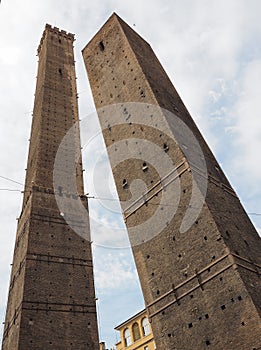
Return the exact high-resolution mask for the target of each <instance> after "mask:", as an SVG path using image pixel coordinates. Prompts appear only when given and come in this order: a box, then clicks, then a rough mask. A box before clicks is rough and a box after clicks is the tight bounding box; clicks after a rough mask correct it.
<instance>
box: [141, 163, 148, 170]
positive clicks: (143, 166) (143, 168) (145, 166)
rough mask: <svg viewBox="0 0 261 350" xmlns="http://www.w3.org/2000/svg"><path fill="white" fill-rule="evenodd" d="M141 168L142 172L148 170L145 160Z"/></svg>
mask: <svg viewBox="0 0 261 350" xmlns="http://www.w3.org/2000/svg"><path fill="white" fill-rule="evenodd" d="M142 170H143V171H144V172H145V171H147V170H148V165H147V163H146V162H144V163H143V164H142Z"/></svg>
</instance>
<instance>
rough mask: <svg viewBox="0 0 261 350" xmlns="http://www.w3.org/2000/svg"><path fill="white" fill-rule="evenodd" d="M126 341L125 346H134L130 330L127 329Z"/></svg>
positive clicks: (125, 333) (125, 332)
mask: <svg viewBox="0 0 261 350" xmlns="http://www.w3.org/2000/svg"><path fill="white" fill-rule="evenodd" d="M124 340H125V346H130V345H131V344H132V341H131V333H130V330H129V328H126V329H125V331H124Z"/></svg>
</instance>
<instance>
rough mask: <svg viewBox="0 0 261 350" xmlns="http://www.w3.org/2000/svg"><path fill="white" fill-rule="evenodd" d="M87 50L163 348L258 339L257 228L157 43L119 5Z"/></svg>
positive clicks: (254, 345)
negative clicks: (140, 31) (121, 15)
mask: <svg viewBox="0 0 261 350" xmlns="http://www.w3.org/2000/svg"><path fill="white" fill-rule="evenodd" d="M83 57H84V60H85V65H86V68H87V72H88V76H89V80H90V84H91V87H92V92H93V96H94V101H95V104H96V107H97V109H98V115H99V119H100V123H101V126H102V129H103V135H104V139H105V143H106V146H107V149H108V151H109V158H110V161H111V164H112V168H113V175H114V178H115V182H116V186H117V190H118V194H119V198H120V200H121V203H122V209H123V213H124V217H125V221H126V225H127V228H128V232H129V236H130V240H131V242H132V249H133V253H134V258H135V262H136V266H137V270H138V274H139V277H140V281H141V285H142V290H143V294H144V298H145V304H146V308H147V310H148V313H149V316H150V322H151V325H152V329H153V333H154V336H155V342H156V346H157V349H158V350H174V349H176V350H191V349H213V350H214V349H215V350H224V349H227V350H228V349H229V350H238V349H240V350H257V349H261V330H260V326H261V323H260V312H261V298H260V295H261V280H260V271H261V265H260V264H261V262H260V258H261V256H260V251H261V244H260V238H259V236H258V234H257V232H256V230H255V228H254V227H253V225H252V223H251V222H250V220H249V218H248V216H247V214H246V212H245V211H244V209H243V207H242V205H241V203H240V201H239V199H238V197H237V195H236V194H235V192H234V191H233V189H232V188H231V185H230V184H229V182H228V180H227V179H226V177H225V175H224V173H223V172H222V170H221V168H220V166H219V165H218V163H217V161H216V159H215V158H214V156H213V154H212V153H211V151H210V149H209V147H208V146H207V144H206V142H205V141H204V139H203V137H202V136H201V134H200V132H199V130H198V128H197V127H196V125H195V123H194V122H193V120H192V118H191V116H190V114H189V112H188V111H187V109H186V107H185V105H184V104H183V102H182V100H181V98H180V97H179V95H178V93H177V92H176V90H175V88H174V87H173V85H172V83H171V81H170V80H169V78H168V76H167V74H166V73H165V71H164V69H163V68H162V66H161V64H160V62H159V61H158V59H157V58H156V56H155V54H154V52H153V51H152V49H151V47H150V45H149V44H148V43H147V42H146V41H145V40H143V39H142V38H141V37H140V36H139V35H138V34H137V33H136V32H134V31H133V30H132V29H131V28H130V27H129V26H128V25H127V24H126V23H125V22H124V21H123V20H122V19H120V18H119V17H118V16H117V15H116V14H113V15H112V16H111V17H110V18H109V20H108V21H107V22H106V23H105V25H104V26H103V27H102V28H101V30H100V31H99V32H98V33H97V34H96V35H95V36H94V38H93V39H92V40H91V41H90V43H89V44H88V45H87V46H86V47H85V48H84V50H83ZM159 107H161V108H159ZM166 157H167V158H166ZM165 158H166V162H165ZM164 162H165V163H164ZM168 162H172V163H173V164H174V165H173V167H172V169H171V168H168V167H167V166H165V164H167V163H168ZM165 170H166V171H165ZM137 180H138V181H137ZM141 180H142V181H141ZM135 181H136V182H135ZM141 182H142V185H141ZM177 184H178V185H177ZM175 186H176V187H175ZM139 189H140V192H139ZM164 198H167V200H164ZM126 202H127V205H126ZM171 207H173V211H174V208H175V210H176V212H174V213H173V215H172V216H170V215H169V213H170V212H169V208H171ZM165 213H167V214H165ZM146 223H148V224H146ZM141 228H142V229H141ZM155 229H156V231H157V232H156V233H157V234H155ZM135 232H136V234H135Z"/></svg>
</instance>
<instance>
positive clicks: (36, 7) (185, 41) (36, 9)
mask: <svg viewBox="0 0 261 350" xmlns="http://www.w3.org/2000/svg"><path fill="white" fill-rule="evenodd" d="M114 11H115V12H117V13H118V14H119V15H120V16H121V17H122V18H123V19H124V20H126V21H127V22H128V23H129V24H130V25H131V26H133V28H134V29H135V30H137V31H138V32H139V33H140V34H141V35H142V36H143V37H144V38H145V39H146V40H147V41H149V43H150V44H151V46H152V48H153V49H154V51H155V52H156V54H157V56H158V58H159V59H160V61H161V63H162V64H163V66H164V68H165V69H166V71H167V73H168V74H169V76H170V78H171V80H172V82H173V83H174V85H175V87H176V88H177V90H178V92H179V93H180V95H181V97H182V99H183V101H184V103H185V104H186V106H187V108H188V109H189V111H190V112H191V115H192V116H193V118H194V119H195V121H196V123H197V125H198V127H199V129H200V130H201V132H202V133H203V135H204V137H205V138H206V140H207V142H208V143H209V145H210V147H211V149H212V150H213V152H214V154H215V156H216V157H217V159H218V161H219V162H220V164H221V166H222V168H223V170H224V171H225V173H226V174H227V176H228V178H229V180H230V182H231V184H232V186H233V187H234V189H235V190H236V192H237V193H238V195H239V197H240V199H241V201H242V203H243V205H244V206H245V208H246V211H247V212H248V213H261V202H260V192H261V186H260V179H261V175H260V174H261V162H260V155H259V154H260V150H261V116H260V110H261V99H260V96H259V94H260V91H261V44H260V37H261V25H260V13H261V2H260V1H259V0H248V1H246V0H229V1H227V0H219V1H217V0H216V1H214V0H213V1H209V0H208V1H207V0H183V1H181V0H174V1H172V2H170V1H167V0H161V1H159V0H150V1H149V0H143V1H140V0H139V1H137V0H131V1H130V0H125V1H120V0H104V1H99V0H97V1H96V2H86V1H83V0H74V1H72V0H63V1H62V0H56V1H52V0H45V1H42V0H38V1H33V0H24V1H18V0H2V2H1V5H0V32H1V36H0V49H1V55H0V77H1V79H0V104H1V109H0V110H1V115H0V123H1V128H0V133H1V134H0V145H1V150H2V152H1V154H0V176H4V177H9V178H11V179H14V180H16V181H18V182H20V183H23V182H24V176H25V171H24V169H25V168H26V160H27V152H28V138H29V134H30V126H31V111H32V109H33V95H34V89H35V77H36V74H37V73H36V72H37V57H36V50H37V46H38V44H39V41H40V38H41V35H42V32H43V29H44V26H45V23H50V24H51V25H55V26H57V27H59V28H61V29H64V30H66V31H70V32H72V33H75V35H76V42H75V57H76V70H77V72H76V73H77V76H78V80H77V83H78V92H79V97H80V98H79V105H80V117H81V118H82V119H83V118H84V117H85V116H87V115H89V117H88V121H89V122H88V130H87V131H85V134H84V135H83V136H82V139H83V140H84V144H83V146H84V150H83V152H84V160H85V168H86V177H85V189H86V192H89V193H90V195H92V194H95V193H94V192H95V191H98V192H99V195H100V197H102V196H104V197H108V196H114V197H115V196H116V195H115V188H114V187H113V182H112V180H111V179H110V176H109V175H108V176H106V178H104V176H103V174H109V168H108V164H107V162H106V152H105V151H104V149H103V148H102V145H103V142H102V140H101V139H100V138H99V137H100V136H99V135H98V136H97V137H96V138H93V135H96V134H97V133H98V134H99V128H98V121H97V118H96V115H95V113H93V111H94V106H93V101H92V96H91V92H90V88H89V84H88V79H87V75H86V73H85V69H84V64H83V60H82V57H81V50H82V49H83V47H84V46H85V45H86V44H87V42H88V41H89V40H90V39H91V38H92V36H93V35H94V34H95V33H96V32H97V31H98V29H99V28H100V27H101V25H102V24H103V23H104V22H105V20H106V19H107V18H108V17H109V16H110V15H111V13H112V12H114ZM134 25H135V26H134ZM86 135H87V136H86ZM98 158H99V164H97V159H98ZM97 166H98V167H100V169H103V171H102V172H101V179H100V183H101V184H102V185H101V187H100V188H99V189H97V188H94V187H93V179H92V174H93V171H94V169H95V167H97ZM108 188H109V189H110V192H108ZM0 189H1V190H0V203H1V206H0V207H1V212H0V215H1V232H0V319H1V320H2V321H4V310H5V304H6V298H7V290H8V283H9V274H10V264H11V262H12V254H13V245H14V239H15V233H16V217H18V216H19V214H20V209H21V200H22V195H21V193H20V192H19V191H6V190H5V189H9V190H10V189H11V190H22V186H21V185H19V184H16V183H12V182H10V181H6V180H4V179H3V178H0ZM112 203H113V206H112ZM90 213H91V228H92V240H93V250H94V264H95V284H96V294H97V297H98V298H99V301H98V309H99V324H100V334H101V338H102V339H101V340H105V341H107V343H108V346H110V347H111V346H112V345H113V344H114V343H115V340H116V338H115V332H114V330H113V328H114V327H115V326H116V325H117V324H119V323H121V322H122V321H123V320H124V319H126V318H127V317H129V316H131V315H132V314H133V313H135V312H137V311H139V310H140V309H141V308H142V307H143V300H142V296H141V292H140V287H139V282H138V278H137V274H136V270H135V267H134V263H133V259H132V256H131V252H130V249H129V248H125V249H120V247H122V246H126V245H127V244H128V240H127V236H126V232H125V230H124V225H123V223H122V220H121V215H120V210H119V206H118V207H117V205H116V206H115V202H114V201H111V202H110V203H105V201H102V202H101V201H97V200H94V199H90ZM251 219H252V221H253V223H254V224H255V226H256V228H257V229H258V230H259V232H260V229H261V216H260V215H253V214H252V215H251ZM115 242H117V243H116V246H117V247H116V248H112V246H115Z"/></svg>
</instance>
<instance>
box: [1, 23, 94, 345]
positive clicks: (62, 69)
mask: <svg viewBox="0 0 261 350" xmlns="http://www.w3.org/2000/svg"><path fill="white" fill-rule="evenodd" d="M73 42H74V35H73V34H70V33H68V34H67V33H66V32H65V31H63V30H62V31H59V29H58V28H52V27H51V26H50V25H46V28H45V30H44V33H43V37H42V39H41V43H40V45H39V48H38V56H39V66H38V77H37V85H36V93H35V103H34V111H33V122H32V131H31V141H30V149H29V156H28V164H27V173H26V182H25V190H24V201H23V207H22V213H21V216H20V217H19V220H18V229H17V237H16V243H15V250H14V259H13V265H12V273H11V282H10V289H9V296H8V305H7V312H6V321H5V327H4V335H3V343H2V350H29V349H30V350H31V349H35V350H36V349H37V350H42V349H45V350H47V349H55V350H57V349H61V350H68V349H77V350H79V349H82V350H83V349H98V331H97V321H96V305H95V293H94V284H93V268H92V254H91V246H90V240H89V239H88V238H89V226H88V214H87V208H88V206H87V198H86V197H85V196H84V192H83V178H82V164H81V159H80V161H79V162H76V160H77V159H76V158H77V157H76V155H77V154H79V153H80V151H79V150H80V135H79V129H78V128H76V129H75V132H74V138H73V139H71V140H70V143H67V144H66V145H65V146H66V147H67V148H66V147H65V149H64V151H65V153H64V154H65V156H64V163H65V164H67V163H66V162H68V161H69V159H70V155H72V154H73V156H75V157H74V158H73V160H75V163H74V167H73V168H74V169H73V171H72V170H71V167H69V166H68V167H64V168H63V169H62V168H59V169H56V172H58V176H57V178H58V182H59V176H60V177H61V178H67V177H68V178H73V179H74V181H75V182H76V187H77V191H76V192H77V193H70V188H63V187H62V186H60V187H58V189H55V188H54V186H53V169H54V162H55V156H56V153H57V150H58V147H59V145H60V144H61V141H62V139H63V137H64V136H65V135H66V133H67V132H68V131H69V129H70V128H71V127H72V125H73V124H74V123H75V122H77V121H78V106H77V93H76V77H75V65H74V54H73ZM59 172H60V173H59ZM55 196H59V198H64V199H65V200H67V201H72V202H74V203H78V202H80V204H81V206H83V207H84V208H85V209H86V211H85V212H86V217H87V219H86V218H83V217H82V216H80V215H79V214H78V213H77V212H76V211H75V209H74V208H73V207H74V206H73V205H71V207H72V208H71V212H61V209H59V208H58V206H57V202H56V198H55ZM68 215H70V217H71V218H72V217H73V218H74V220H75V222H76V223H77V225H78V226H81V229H82V232H83V231H85V233H84V234H81V235H79V234H77V233H75V230H74V229H73V228H71V226H70V225H68V224H67V222H66V220H65V219H66V216H68Z"/></svg>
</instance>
